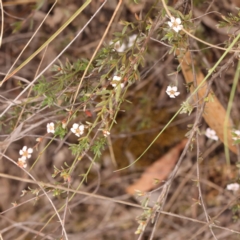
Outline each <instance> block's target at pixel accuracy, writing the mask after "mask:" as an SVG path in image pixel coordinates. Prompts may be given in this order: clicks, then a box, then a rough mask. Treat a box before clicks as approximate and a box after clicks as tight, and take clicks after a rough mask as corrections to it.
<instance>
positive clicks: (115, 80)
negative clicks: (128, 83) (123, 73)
mask: <svg viewBox="0 0 240 240" xmlns="http://www.w3.org/2000/svg"><path fill="white" fill-rule="evenodd" d="M121 79H122V78H121V77H119V76H114V77H113V81H112V83H111V85H112V86H113V87H114V88H115V87H117V85H118V82H119V81H121ZM123 87H124V83H121V88H123Z"/></svg>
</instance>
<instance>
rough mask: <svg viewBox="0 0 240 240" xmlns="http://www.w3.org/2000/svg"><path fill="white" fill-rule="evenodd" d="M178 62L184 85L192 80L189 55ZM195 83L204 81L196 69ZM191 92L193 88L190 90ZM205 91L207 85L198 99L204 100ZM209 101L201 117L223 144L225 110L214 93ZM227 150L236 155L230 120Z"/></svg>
mask: <svg viewBox="0 0 240 240" xmlns="http://www.w3.org/2000/svg"><path fill="white" fill-rule="evenodd" d="M179 62H180V64H181V67H182V72H183V75H184V77H185V81H186V83H191V82H192V81H193V79H194V75H193V72H192V69H191V57H190V53H189V52H187V53H186V54H185V55H184V57H183V59H179ZM195 70H196V81H197V85H199V84H200V83H201V82H202V80H203V79H204V75H203V73H202V72H201V71H200V70H199V69H198V68H197V67H196V69H195ZM191 91H193V88H191ZM206 91H207V85H206V84H204V85H203V86H202V87H201V88H200V89H199V90H198V96H199V99H202V100H203V98H204V95H205V93H206ZM208 96H209V101H208V102H207V103H206V106H205V110H204V114H203V117H204V119H205V121H206V122H207V124H208V125H209V127H210V128H212V129H213V130H215V131H216V134H217V136H218V137H219V139H220V140H221V142H224V139H223V131H224V120H225V116H226V110H225V109H224V107H223V106H222V104H221V103H220V102H219V100H218V98H217V97H216V96H215V95H214V93H213V92H212V91H211V92H210V93H209V95H208ZM227 129H228V148H229V149H230V150H231V151H233V152H234V153H236V154H237V148H236V146H234V145H233V140H232V134H231V130H232V129H233V126H232V123H231V120H229V122H228V126H227Z"/></svg>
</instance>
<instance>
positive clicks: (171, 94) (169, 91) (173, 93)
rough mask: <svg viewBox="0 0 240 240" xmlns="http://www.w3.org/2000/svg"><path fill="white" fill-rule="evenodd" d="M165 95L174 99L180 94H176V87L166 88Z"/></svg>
mask: <svg viewBox="0 0 240 240" xmlns="http://www.w3.org/2000/svg"><path fill="white" fill-rule="evenodd" d="M166 93H167V94H168V95H169V97H170V98H175V97H176V96H178V95H179V94H180V92H177V87H176V86H173V87H171V86H168V87H167V90H166Z"/></svg>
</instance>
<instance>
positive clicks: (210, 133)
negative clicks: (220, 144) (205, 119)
mask: <svg viewBox="0 0 240 240" xmlns="http://www.w3.org/2000/svg"><path fill="white" fill-rule="evenodd" d="M205 135H206V136H207V137H208V138H210V139H213V140H215V141H217V140H218V136H217V134H216V132H215V131H214V130H213V129H211V128H207V130H206V132H205Z"/></svg>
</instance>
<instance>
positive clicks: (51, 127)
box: [47, 122, 55, 133]
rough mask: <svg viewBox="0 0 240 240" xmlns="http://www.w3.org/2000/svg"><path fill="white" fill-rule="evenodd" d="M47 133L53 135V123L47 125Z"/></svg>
mask: <svg viewBox="0 0 240 240" xmlns="http://www.w3.org/2000/svg"><path fill="white" fill-rule="evenodd" d="M47 132H48V133H54V132H55V129H54V123H53V122H51V123H48V124H47Z"/></svg>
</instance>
